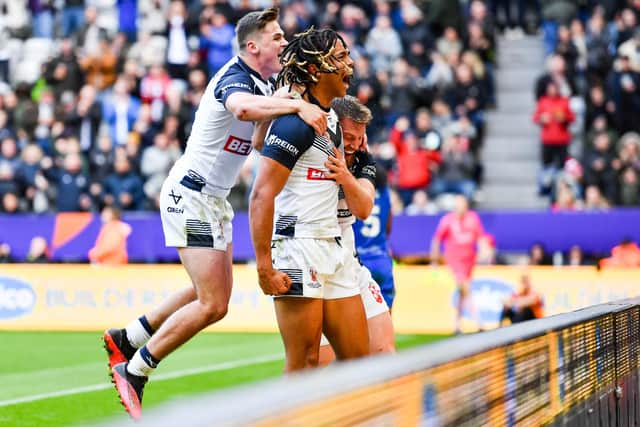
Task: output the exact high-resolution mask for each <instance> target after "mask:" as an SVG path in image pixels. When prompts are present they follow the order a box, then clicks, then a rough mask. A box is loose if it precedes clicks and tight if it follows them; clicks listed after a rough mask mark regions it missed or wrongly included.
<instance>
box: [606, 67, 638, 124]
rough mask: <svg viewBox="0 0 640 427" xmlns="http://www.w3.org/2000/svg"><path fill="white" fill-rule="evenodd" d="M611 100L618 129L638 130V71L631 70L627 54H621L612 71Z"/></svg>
mask: <svg viewBox="0 0 640 427" xmlns="http://www.w3.org/2000/svg"><path fill="white" fill-rule="evenodd" d="M612 79H613V82H612V86H613V100H614V102H615V103H616V111H617V112H618V123H617V125H618V130H619V131H620V132H621V133H626V132H629V131H634V132H640V121H639V120H638V115H640V73H637V72H635V71H633V69H632V68H631V62H630V61H629V57H628V56H622V57H621V58H620V61H619V69H618V70H617V71H615V72H614V73H613V76H612Z"/></svg>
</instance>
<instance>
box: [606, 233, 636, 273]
mask: <svg viewBox="0 0 640 427" xmlns="http://www.w3.org/2000/svg"><path fill="white" fill-rule="evenodd" d="M600 267H640V247H638V245H637V244H636V243H635V242H634V241H632V240H631V239H629V238H625V239H623V240H622V241H621V242H620V244H619V245H616V246H614V247H613V249H611V256H610V257H609V258H604V259H602V260H600Z"/></svg>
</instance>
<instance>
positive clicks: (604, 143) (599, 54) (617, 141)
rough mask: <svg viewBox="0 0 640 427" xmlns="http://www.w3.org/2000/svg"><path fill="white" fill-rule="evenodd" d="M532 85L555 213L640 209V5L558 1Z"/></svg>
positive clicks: (546, 185) (544, 176)
mask: <svg viewBox="0 0 640 427" xmlns="http://www.w3.org/2000/svg"><path fill="white" fill-rule="evenodd" d="M553 3H555V9H553V10H552V11H548V13H546V14H545V10H544V8H543V19H544V21H543V29H544V34H545V37H544V41H545V51H546V52H547V53H548V54H549V55H548V58H547V71H546V73H545V74H543V75H542V76H541V77H540V78H539V79H538V81H537V82H536V86H535V96H536V99H537V108H536V112H535V114H534V121H535V122H536V123H537V124H539V125H540V127H541V142H542V146H543V156H542V170H543V171H542V173H541V176H540V191H541V193H542V194H545V195H548V196H549V197H550V198H551V202H552V209H553V210H555V211H566V210H577V209H585V210H603V209H607V208H609V207H611V206H638V205H640V120H638V117H640V27H639V26H638V22H640V2H638V1H633V0H629V1H627V0H623V1H605V2H589V1H587V2H578V1H556V2H553Z"/></svg>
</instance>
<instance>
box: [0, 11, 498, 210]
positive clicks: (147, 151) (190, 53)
mask: <svg viewBox="0 0 640 427" xmlns="http://www.w3.org/2000/svg"><path fill="white" fill-rule="evenodd" d="M278 3H279V4H280V6H281V25H282V27H283V29H284V31H285V33H286V36H287V37H291V36H292V35H293V34H295V33H297V32H299V31H301V30H304V29H306V28H308V27H309V26H311V25H315V26H316V27H332V28H335V29H337V30H339V31H340V32H341V34H342V35H343V37H344V38H345V39H346V40H347V42H348V44H349V46H350V49H351V52H352V57H353V58H354V60H355V76H354V80H353V84H352V87H351V93H352V94H353V95H355V96H357V97H358V99H360V100H361V101H362V102H363V103H364V104H366V105H367V106H368V107H369V108H370V109H371V110H372V111H373V115H374V119H373V122H372V124H371V126H370V128H369V130H368V132H369V141H370V145H371V148H372V150H373V152H374V153H375V155H376V157H377V158H378V161H379V164H380V165H381V166H382V167H385V168H387V170H388V173H389V177H390V182H391V184H392V187H393V188H394V189H395V190H397V196H398V197H396V200H397V208H398V209H401V210H402V209H404V208H407V207H411V208H410V209H408V212H411V213H416V214H419V213H424V212H432V211H434V204H433V200H436V199H437V198H438V197H439V196H440V195H441V194H443V193H450V192H452V193H463V194H465V195H467V196H469V197H473V195H474V191H475V190H476V188H477V186H478V184H479V182H480V180H481V176H482V166H481V164H480V161H479V158H478V148H479V147H480V146H481V144H482V137H483V130H484V120H485V118H484V111H485V109H486V108H488V107H490V106H491V105H492V104H493V103H494V102H495V94H494V89H493V80H492V75H493V69H494V66H495V63H494V58H495V35H496V31H497V30H496V22H495V20H494V19H493V16H492V13H491V10H492V9H491V6H492V4H491V2H485V1H483V0H473V1H468V2H467V1H464V2H458V1H452V0H431V1H428V2H424V1H419V0H400V1H385V0H364V1H361V0H359V1H353V2H339V1H335V0H331V1H322V2H321V1H314V0H291V1H286V2H282V3H280V2H278ZM272 4H273V2H272V1H268V0H242V1H241V0H200V1H190V2H182V1H179V0H140V1H137V0H118V1H115V0H60V1H56V2H51V1H48V0H30V1H29V2H22V1H12V0H4V1H0V5H1V6H2V7H0V212H2V213H14V212H35V213H42V212H60V211H93V212H100V211H101V210H102V208H103V207H104V206H114V207H116V208H118V209H121V210H124V211H130V210H154V209H157V206H158V194H159V191H160V187H161V184H162V182H163V180H164V178H165V177H166V175H167V173H168V171H169V169H170V168H171V166H172V165H173V163H174V162H175V160H176V159H177V158H178V157H179V156H180V153H181V152H182V150H184V148H185V145H186V141H187V138H188V135H189V133H190V127H191V123H192V121H193V117H194V113H195V109H196V108H197V105H198V103H199V101H200V98H201V96H202V94H203V92H204V90H205V88H206V85H207V83H208V81H209V79H210V78H211V77H212V76H213V75H214V74H215V72H216V71H217V70H218V69H219V68H220V67H221V66H222V65H223V64H224V63H225V62H226V61H227V60H228V59H230V58H231V57H232V56H233V55H234V54H235V52H236V46H234V40H233V39H234V25H235V23H236V22H237V20H238V19H239V18H240V17H241V16H243V15H244V14H245V13H246V12H248V11H250V10H253V9H257V8H263V7H267V6H271V5H272ZM252 160H255V156H254V158H253V159H252ZM254 167H255V161H253V162H252V161H249V162H248V163H247V165H246V167H245V170H244V171H243V172H242V174H241V178H240V180H239V183H238V186H237V187H236V188H235V189H234V191H233V194H232V196H231V202H232V204H233V205H234V207H235V208H236V209H238V210H243V209H246V205H247V195H248V192H249V191H250V187H251V183H252V180H253V174H254V170H253V169H254ZM437 209H438V208H437V206H436V207H435V210H437Z"/></svg>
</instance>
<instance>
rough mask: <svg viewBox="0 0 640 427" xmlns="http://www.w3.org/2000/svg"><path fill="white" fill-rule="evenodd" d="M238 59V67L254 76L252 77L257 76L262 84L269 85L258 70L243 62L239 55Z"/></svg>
mask: <svg viewBox="0 0 640 427" xmlns="http://www.w3.org/2000/svg"><path fill="white" fill-rule="evenodd" d="M237 58H238V65H240V68H242V69H243V70H245V71H246V72H248V73H249V74H252V75H254V76H256V77H257V78H259V79H260V81H261V82H264V83H265V84H267V83H268V82H267V81H266V80H265V79H263V78H262V76H261V75H260V73H258V72H257V71H256V70H254V69H253V68H251V67H250V66H249V65H247V63H246V62H244V61H243V60H242V58H241V57H240V55H238V56H237Z"/></svg>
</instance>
